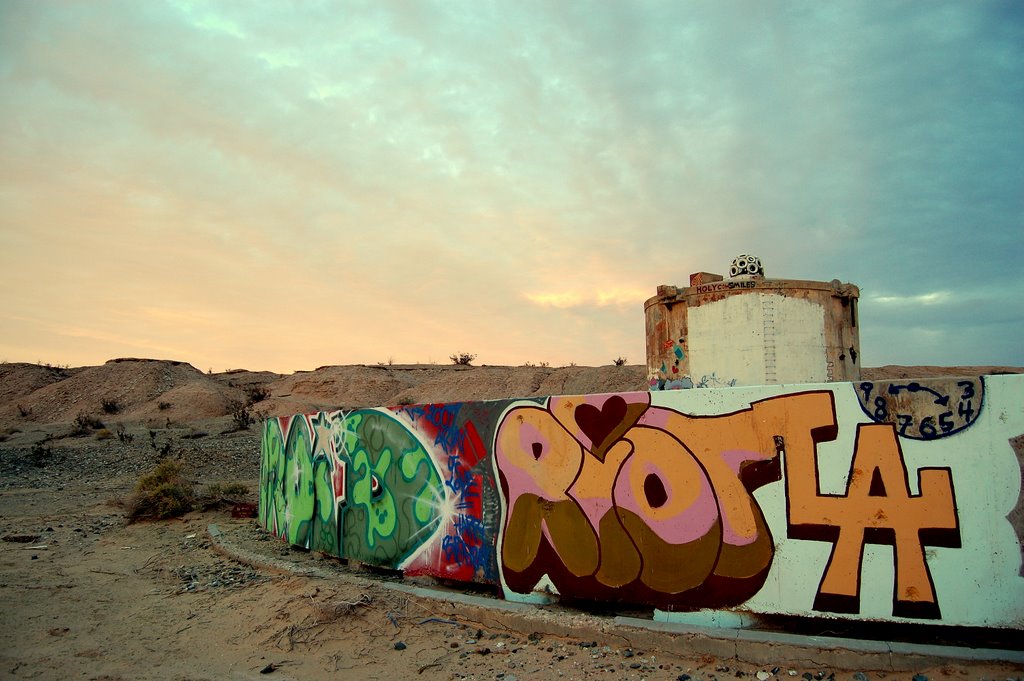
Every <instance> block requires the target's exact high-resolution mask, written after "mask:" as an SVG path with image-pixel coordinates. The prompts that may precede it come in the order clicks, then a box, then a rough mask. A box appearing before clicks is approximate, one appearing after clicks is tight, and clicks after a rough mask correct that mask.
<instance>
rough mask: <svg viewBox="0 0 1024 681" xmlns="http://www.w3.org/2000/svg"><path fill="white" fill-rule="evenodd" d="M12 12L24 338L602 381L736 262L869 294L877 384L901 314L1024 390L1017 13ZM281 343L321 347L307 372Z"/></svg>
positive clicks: (146, 6)
mask: <svg viewBox="0 0 1024 681" xmlns="http://www.w3.org/2000/svg"><path fill="white" fill-rule="evenodd" d="M0 13H2V15H0V97H2V98H3V100H4V102H5V106H4V107H3V109H2V111H0V158H2V159H3V160H2V161H0V206H2V208H0V247H2V248H0V286H3V287H4V290H7V291H11V292H12V294H11V295H10V296H9V303H8V306H9V307H11V308H12V310H11V312H13V313H15V314H17V315H21V316H31V314H36V313H37V311H38V310H44V311H46V312H45V313H46V314H47V315H49V316H50V318H53V319H57V318H60V319H62V320H64V321H65V322H66V323H68V324H71V325H75V326H77V327H79V328H87V327H88V328H92V325H94V324H96V320H95V319H91V318H90V317H95V316H96V315H95V313H93V314H90V312H89V310H95V309H97V308H98V309H102V310H103V311H104V316H105V317H106V318H107V319H112V320H117V321H116V323H117V324H118V325H119V326H118V328H116V329H112V330H111V333H114V334H115V335H116V334H120V335H121V336H123V337H134V332H133V328H132V327H133V326H135V327H137V326H139V325H146V326H148V325H152V326H151V328H152V331H150V332H147V333H152V334H160V335H161V338H164V339H166V345H168V346H170V347H178V348H183V349H187V350H188V352H189V353H192V354H193V355H194V356H195V357H197V358H199V359H197V360H196V361H197V362H199V364H203V365H208V364H210V363H214V362H215V361H220V360H213V359H207V358H210V357H212V356H213V355H214V354H216V356H218V357H222V358H224V362H226V364H227V365H231V366H237V365H238V364H239V363H241V361H242V360H240V359H239V360H232V359H231V356H230V353H247V358H246V359H245V362H246V363H248V364H250V365H252V366H259V365H261V364H262V365H265V366H271V365H272V366H274V367H277V368H280V369H296V368H302V366H304V364H303V363H305V362H315V363H319V364H327V363H337V362H345V361H370V362H374V361H380V359H381V357H379V356H378V355H380V354H385V353H386V355H393V356H394V357H395V358H396V360H398V361H405V360H412V359H414V358H421V359H426V358H427V357H429V356H433V357H435V358H437V357H441V358H444V357H447V356H448V354H451V352H453V351H455V349H456V348H455V347H454V346H460V347H464V346H465V345H467V344H472V345H473V346H474V349H473V351H474V352H477V353H478V354H480V355H481V357H483V356H484V355H486V354H487V352H486V351H485V350H484V348H494V356H493V357H491V358H488V361H491V362H492V363H494V362H501V361H507V362H512V363H518V362H521V361H525V360H530V361H538V360H541V359H542V358H543V355H545V354H548V353H547V352H545V351H547V349H548V348H555V349H557V350H551V351H550V354H551V357H550V361H553V362H557V361H559V360H558V359H557V358H555V357H554V356H553V355H554V354H555V353H556V352H557V353H558V354H559V356H561V357H565V358H567V361H577V362H578V363H587V362H588V361H589V362H606V361H608V358H609V357H614V356H617V355H619V354H623V353H628V354H630V355H632V356H633V357H635V358H637V359H638V358H639V357H640V356H642V352H643V349H642V348H643V333H644V331H643V328H644V327H643V319H642V316H641V315H642V313H641V312H640V311H641V310H642V303H643V300H644V299H646V298H648V297H650V296H651V295H654V292H655V290H656V287H657V285H659V284H663V283H670V284H681V283H682V284H684V283H685V282H686V279H687V276H688V275H689V274H690V273H691V272H696V271H712V272H724V271H725V270H726V268H727V267H728V263H729V261H730V260H731V258H732V257H733V256H735V255H737V254H739V253H753V254H755V255H759V256H761V258H762V260H763V262H764V264H765V267H766V270H767V273H768V276H770V277H780V278H804V279H817V280H823V281H828V280H831V279H833V278H840V279H842V280H844V281H852V282H853V283H856V284H858V285H860V286H861V288H862V291H863V292H864V297H863V299H862V305H861V310H862V318H863V319H864V322H865V326H866V325H867V324H868V323H869V322H871V323H875V324H878V327H877V328H876V329H875V330H872V329H867V328H865V329H864V330H862V332H863V333H864V334H865V335H864V338H865V340H866V343H867V342H870V343H878V344H880V345H879V346H878V347H877V348H875V349H874V350H872V349H871V348H867V347H865V348H864V354H865V356H869V355H870V354H871V353H872V352H875V353H876V355H877V356H878V357H879V361H884V360H885V357H887V356H890V355H892V354H893V353H895V348H899V347H904V346H905V344H903V343H901V342H900V341H899V340H898V334H899V333H900V328H901V327H900V324H901V323H909V322H907V320H909V319H911V318H912V319H913V320H914V324H919V325H920V328H921V329H927V330H928V331H929V333H932V332H934V333H937V334H939V337H940V338H941V339H942V340H941V341H940V342H938V343H936V344H934V346H931V345H930V346H929V347H935V348H942V347H945V348H946V350H945V352H947V354H948V356H949V359H948V360H946V361H948V362H954V363H961V359H964V361H967V360H966V359H965V358H966V357H969V356H974V355H973V354H972V353H974V352H977V353H979V354H981V353H984V354H985V356H993V357H1002V358H1003V359H1002V360H1000V361H1001V362H1002V363H1024V355H1022V354H1021V353H1022V352H1024V351H1022V350H1020V348H1019V347H1017V348H1015V347H1013V346H1011V345H1010V344H1008V343H1005V342H1003V341H1002V340H1001V337H1002V334H1004V333H1006V334H1009V335H1014V334H1016V336H1017V337H1019V336H1020V335H1021V333H1022V332H1024V321H1021V320H1020V319H1016V320H1014V319H1012V318H1010V319H1007V314H1006V313H1005V311H1002V312H1001V310H1004V307H1006V306H1009V308H1010V309H1012V307H1013V301H1012V300H1008V299H1007V298H1006V296H1005V294H1004V293H1002V292H1000V291H999V290H998V289H999V288H1000V287H1002V288H1005V289H1007V290H1012V289H1013V288H1014V287H1017V290H1018V291H1019V290H1021V287H1022V282H1021V279H1020V276H1019V275H1017V274H1015V272H1016V270H1015V268H1016V262H1017V261H1018V260H1019V259H1020V254H1021V249H1020V237H1019V235H1020V230H1021V223H1020V216H1021V215H1022V214H1024V195H1022V193H1021V192H1020V188H1021V187H1022V186H1024V165H1022V164H1021V163H1020V159H1021V158H1024V128H1022V127H1021V126H1020V125H1019V119H1020V115H1021V102H1022V101H1024V47H1022V45H1024V18H1022V17H1021V13H1020V12H1015V11H1011V10H1008V9H1007V6H1006V5H1000V4H998V3H991V4H978V3H974V4H963V3H958V2H934V3H928V4H916V5H915V4H911V5H904V4H900V5H888V4H886V5H876V4H863V3H854V2H839V3H830V4H828V5H799V4H790V3H783V4H773V5H763V6H762V5H758V6H756V7H752V6H748V5H743V6H742V7H740V6H734V5H729V4H724V5H722V4H701V3H676V2H649V3H642V4H640V5H630V6H628V7H625V6H620V5H617V4H614V3H612V4H603V5H600V6H595V5H593V4H592V3H583V2H572V1H567V2H559V3H539V4H537V3H498V4H493V5H487V4H480V3H471V4H454V5H446V4H440V5H433V4H430V3H419V2H417V3H405V2H386V1H385V2H376V3H369V4H363V5H359V4H351V3H332V2H324V3H318V4H304V5H290V4H283V3H269V4H261V5H253V4H251V3H250V4H237V5H236V4H223V3H221V4H214V5H210V4H205V3H195V2H187V1H183V0H182V1H175V2H169V3H163V4H160V3H134V2H99V3H78V4H52V3H50V4H47V3H42V4H38V3H36V4H33V3H9V4H7V5H5V6H4V7H3V8H2V9H0ZM994 273H998V276H999V277H1002V280H1001V283H999V284H996V283H994V281H993V274H994ZM28 281H31V282H33V285H32V286H26V285H25V282H28ZM952 281H955V282H956V283H955V285H954V284H952V283H951V282H952ZM943 292H944V293H945V296H939V297H935V298H928V296H930V295H932V294H939V293H943ZM965 299H969V300H977V301H979V303H978V304H977V305H975V307H974V308H973V309H972V310H971V312H972V315H963V316H962V317H960V318H958V320H957V326H956V327H954V326H953V325H950V324H948V323H947V322H946V321H945V319H944V315H945V314H946V313H947V311H954V312H956V313H959V310H960V307H958V306H957V301H962V300H965ZM154 309H160V310H171V311H189V310H202V311H204V312H203V314H209V315H212V317H201V318H199V319H196V320H192V321H190V320H189V319H188V317H187V315H185V316H183V317H182V318H181V319H180V320H179V323H178V324H176V325H175V324H170V323H167V324H163V325H158V324H157V322H158V320H157V319H155V318H154V317H153V315H152V312H150V313H147V312H145V310H150V311H152V310H154ZM115 312H116V313H117V314H115ZM926 313H931V316H929V314H926ZM901 315H902V319H903V320H904V321H903V322H901ZM908 315H909V316H908ZM204 320H205V321H204ZM214 320H217V323H215V322H214ZM297 320H313V322H312V325H311V327H310V328H309V329H306V333H305V335H304V339H303V341H302V342H303V343H304V344H305V345H306V346H307V347H311V348H314V350H312V351H309V352H306V353H303V352H298V351H295V350H293V348H292V345H293V344H294V343H297V342H298V341H297V340H296V335H290V334H294V333H296V332H295V329H296V327H298V326H300V324H299V321H297ZM467 320H468V321H467ZM166 321H168V322H169V321H170V319H169V318H167V319H166ZM204 324H206V326H204ZM992 324H997V325H999V326H998V328H999V329H1000V332H999V333H1000V338H989V337H987V334H988V330H990V329H991V328H993V327H991V325H992ZM96 325H98V324H96ZM282 328H287V329H288V331H289V334H283V333H282V332H281V329H282ZM876 331H877V333H876ZM19 333H21V334H22V336H23V337H25V338H27V339H32V338H36V339H38V334H40V333H42V332H41V331H40V330H39V329H38V328H34V329H29V328H27V327H26V328H25V329H23V330H22V332H19ZM32 334H36V335H35V336H33V335H32ZM254 335H256V336H258V338H257V340H256V342H250V340H251V339H252V337H253V336H254ZM153 337H156V336H153ZM382 337H383V338H384V340H382ZM965 337H970V338H971V339H972V340H971V345H970V346H969V347H968V346H964V345H961V344H959V340H958V339H960V338H965ZM339 339H343V340H339ZM24 347H25V348H26V349H25V350H24V351H25V352H29V353H32V352H35V351H34V350H33V349H32V343H31V342H30V341H29V342H28V343H27V345H25V346H24ZM67 352H69V353H73V352H76V350H75V348H74V347H71V346H69V349H68V350H67ZM95 352H99V353H102V346H101V345H99V341H97V345H96V346H95ZM908 352H909V351H908ZM260 353H263V354H260ZM941 353H942V351H940V350H938V349H936V350H935V356H936V357H938V358H939V360H940V362H941V358H942V356H943V355H942V354H941ZM569 358H571V359H569ZM587 358H589V359H587ZM32 359H36V358H35V357H32ZM96 359H102V357H97V358H96ZM53 361H58V362H62V363H63V362H64V361H70V360H62V358H61V357H54V358H53ZM294 362H298V363H299V364H298V365H295V366H292V365H291V364H290V363H294Z"/></svg>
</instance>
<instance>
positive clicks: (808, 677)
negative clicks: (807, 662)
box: [804, 672, 814, 681]
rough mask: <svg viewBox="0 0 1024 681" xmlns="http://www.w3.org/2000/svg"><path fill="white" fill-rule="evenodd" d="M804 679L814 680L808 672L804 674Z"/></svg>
mask: <svg viewBox="0 0 1024 681" xmlns="http://www.w3.org/2000/svg"><path fill="white" fill-rule="evenodd" d="M804 678H805V679H807V681H811V679H813V678H814V674H812V673H810V672H804Z"/></svg>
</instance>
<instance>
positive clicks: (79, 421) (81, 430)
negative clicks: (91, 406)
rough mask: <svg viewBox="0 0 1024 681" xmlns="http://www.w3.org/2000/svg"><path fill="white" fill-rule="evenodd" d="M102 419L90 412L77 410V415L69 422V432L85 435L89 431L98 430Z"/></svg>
mask: <svg viewBox="0 0 1024 681" xmlns="http://www.w3.org/2000/svg"><path fill="white" fill-rule="evenodd" d="M103 427H104V426H103V421H100V420H99V419H98V418H96V417H95V416H93V415H92V414H87V413H85V412H84V411H81V412H78V416H76V417H75V420H74V421H72V423H71V434H72V435H87V434H88V433H89V431H92V430H99V429H100V428H103Z"/></svg>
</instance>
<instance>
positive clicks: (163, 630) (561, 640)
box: [0, 477, 1021, 681]
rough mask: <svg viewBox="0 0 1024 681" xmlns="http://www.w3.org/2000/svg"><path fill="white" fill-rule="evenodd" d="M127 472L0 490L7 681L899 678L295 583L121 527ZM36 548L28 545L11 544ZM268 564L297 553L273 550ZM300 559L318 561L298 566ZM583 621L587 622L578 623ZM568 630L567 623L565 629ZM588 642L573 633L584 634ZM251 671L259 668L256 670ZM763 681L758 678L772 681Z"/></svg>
mask: <svg viewBox="0 0 1024 681" xmlns="http://www.w3.org/2000/svg"><path fill="white" fill-rule="evenodd" d="M130 481H131V479H130V478H127V477H123V478H118V479H114V480H111V481H107V482H103V483H100V484H93V485H91V486H81V485H79V486H70V485H69V486H67V487H65V488H53V489H38V488H34V489H33V488H9V489H6V490H3V491H0V536H3V537H5V538H7V540H6V541H3V542H0V612H2V613H3V615H2V618H3V626H2V627H0V675H3V676H6V677H8V678H16V679H62V680H63V679H68V678H83V679H95V680H101V679H102V680H107V681H114V680H124V681H129V680H137V679H138V680H145V679H161V680H163V679H174V680H177V681H186V680H187V681H194V680H196V681H197V680H200V679H203V680H205V679H209V680H211V681H212V680H214V679H217V680H220V679H256V678H267V676H268V675H270V674H272V675H273V676H272V677H271V678H279V679H320V678H335V677H337V675H339V674H341V675H342V676H341V677H340V678H344V679H388V680H389V681H390V680H394V679H412V678H438V679H494V680H501V681H525V680H526V679H541V680H552V679H580V680H582V679H592V678H595V677H596V678H608V679H635V680H638V679H652V680H653V679H665V680H668V679H681V678H682V679H684V680H685V679H687V678H689V679H693V681H725V680H726V679H735V678H746V679H751V680H752V679H755V678H759V677H758V676H757V673H758V672H762V676H763V675H764V674H768V675H769V677H770V678H778V679H786V680H788V679H794V681H803V679H804V678H805V677H804V674H810V675H811V678H812V679H813V678H815V677H817V676H818V675H819V674H822V678H824V679H828V678H829V675H830V674H835V677H834V678H835V679H854V678H857V679H858V681H864V680H863V679H860V677H854V676H853V675H854V674H855V673H857V672H861V673H864V674H865V677H864V678H865V679H882V678H885V679H887V680H888V679H903V678H906V679H907V680H908V681H909V679H910V678H911V676H912V674H911V673H905V674H893V673H889V674H886V673H883V672H872V670H870V669H863V670H857V669H853V670H832V669H805V668H790V667H789V666H788V665H787V661H786V660H784V659H780V660H779V661H778V663H777V664H776V665H774V666H775V667H777V669H774V668H773V666H772V665H767V666H764V667H756V666H752V665H749V664H744V663H738V662H736V661H730V660H719V659H715V658H714V657H711V656H707V655H705V656H701V655H700V652H699V651H694V652H693V654H692V655H691V656H680V655H677V654H673V653H669V652H665V651H660V650H633V649H631V648H630V647H629V645H628V643H626V642H623V641H616V640H614V638H612V639H609V640H603V641H600V642H594V641H588V640H586V638H585V636H582V635H581V637H572V636H560V637H555V636H550V635H547V636H538V635H531V632H528V631H517V630H512V629H509V628H507V627H506V626H505V625H504V624H503V623H502V620H501V619H500V618H498V617H495V618H488V617H480V616H479V615H472V614H470V615H467V614H466V613H462V612H459V610H458V608H457V607H454V606H452V605H451V604H447V603H445V602H443V601H430V600H425V599H421V598H415V597H411V596H408V595H406V594H403V593H401V592H397V591H394V590H392V589H388V588H385V587H384V586H383V585H382V584H381V583H380V582H379V581H374V580H373V579H368V578H366V577H360V576H357V575H352V574H348V575H346V574H344V570H343V569H341V568H339V567H338V566H337V565H336V564H335V563H334V562H333V561H320V563H322V565H323V566H324V567H325V568H327V569H329V570H333V571H335V572H336V573H337V574H335V575H333V576H332V577H331V578H330V579H323V578H317V577H306V576H295V575H292V574H287V573H281V572H275V571H273V570H270V569H266V568H255V567H252V566H251V565H248V564H242V563H239V562H236V561H234V560H232V559H231V558H229V557H227V556H225V555H224V554H223V553H221V552H219V551H217V550H216V546H215V545H214V544H213V543H212V542H211V540H210V538H209V536H208V534H207V526H208V525H209V524H210V523H216V524H218V525H219V526H221V527H223V528H224V529H225V531H226V533H228V534H230V533H232V532H234V533H235V534H240V533H242V534H244V533H246V532H248V533H250V534H252V535H255V534H256V533H255V531H254V530H253V529H252V521H250V520H233V519H231V518H230V517H229V516H228V515H227V514H226V513H225V512H207V513H193V514H190V515H189V516H186V518H184V519H183V520H174V521H166V522H159V523H140V524H135V525H125V524H124V523H123V520H122V518H121V514H120V510H119V509H118V508H116V507H114V506H112V505H110V504H109V503H107V502H106V501H105V500H107V499H110V498H113V497H117V496H118V495H119V494H123V493H124V492H125V490H126V489H128V487H129V485H130ZM11 539H21V540H23V539H31V541H11ZM262 550H263V551H264V552H265V553H266V555H267V556H268V557H272V556H274V555H278V556H280V557H282V558H284V557H287V556H288V555H289V554H291V553H292V551H291V550H290V549H289V548H288V547H286V546H284V545H281V544H278V543H276V542H273V541H269V540H268V541H267V543H266V546H265V547H264V548H263V549H262ZM301 560H304V561H305V562H306V563H309V562H311V561H314V559H313V558H312V557H309V556H304V557H302V558H301ZM581 617H583V616H582V615H581ZM568 628H569V630H570V631H571V619H570V627H568ZM581 631H582V629H581ZM921 671H922V672H923V673H924V674H925V675H926V676H928V677H929V678H930V679H931V680H932V681H936V680H937V679H982V678H985V679H990V680H996V679H998V680H1002V679H1016V678H1020V676H1021V673H1020V670H1015V669H1012V668H1009V667H1003V666H991V665H977V666H971V667H947V668H943V669H934V670H921ZM261 672H263V673H262V674H261ZM766 678H768V677H766Z"/></svg>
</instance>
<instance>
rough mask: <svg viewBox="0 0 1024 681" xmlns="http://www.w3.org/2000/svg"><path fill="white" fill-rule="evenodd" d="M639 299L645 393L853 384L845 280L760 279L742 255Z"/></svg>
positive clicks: (855, 361)
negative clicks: (720, 268)
mask: <svg viewBox="0 0 1024 681" xmlns="http://www.w3.org/2000/svg"><path fill="white" fill-rule="evenodd" d="M729 271H730V276H729V277H728V278H726V277H722V276H721V275H718V274H710V273H708V272H698V273H696V274H692V275H690V285H689V286H686V287H681V288H680V287H676V286H665V285H663V286H659V287H658V295H656V296H654V297H653V298H650V299H649V300H647V302H645V303H644V317H645V320H646V326H647V376H648V379H649V382H650V387H651V390H674V389H680V388H702V387H722V386H730V385H773V384H781V383H822V382H827V381H858V380H860V362H859V358H860V338H859V334H858V332H857V299H858V298H859V296H860V291H859V290H858V289H857V287H856V286H854V285H853V284H843V283H840V282H839V280H838V279H833V280H832V281H830V282H820V281H803V280H798V279H767V278H765V276H764V270H763V269H762V267H761V263H760V260H759V259H758V258H756V257H753V256H747V255H742V256H739V257H737V258H736V259H734V260H733V262H732V266H731V267H730V270H729Z"/></svg>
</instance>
